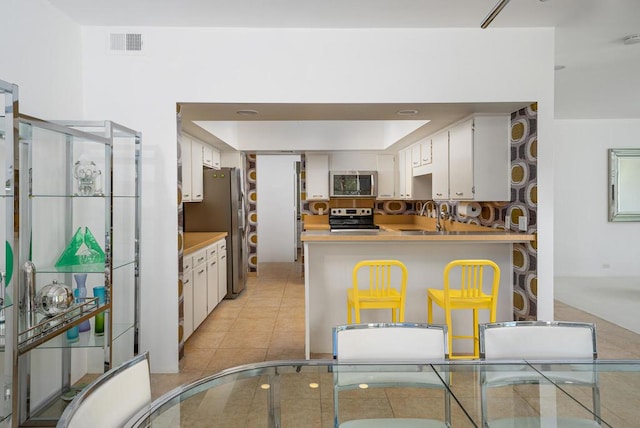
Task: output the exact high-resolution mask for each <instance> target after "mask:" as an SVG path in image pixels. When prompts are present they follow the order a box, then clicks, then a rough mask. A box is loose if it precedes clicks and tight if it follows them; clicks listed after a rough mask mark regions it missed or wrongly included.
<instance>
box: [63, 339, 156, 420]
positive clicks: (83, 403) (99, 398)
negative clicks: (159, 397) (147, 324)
mask: <svg viewBox="0 0 640 428" xmlns="http://www.w3.org/2000/svg"><path fill="white" fill-rule="evenodd" d="M150 404H151V381H150V377H149V353H148V352H145V353H144V354H140V355H138V356H136V357H134V358H132V359H131V360H129V361H126V362H125V363H123V364H122V365H120V366H118V367H115V368H113V369H111V370H109V371H108V372H106V373H104V374H103V375H101V376H100V377H99V378H97V379H96V380H94V381H93V382H92V383H91V384H89V385H88V386H87V387H86V388H84V389H83V390H82V391H81V392H80V393H79V394H78V395H77V396H76V397H75V398H74V399H73V400H72V401H71V402H70V403H69V404H68V405H67V408H66V409H65V410H64V412H63V413H62V416H61V417H60V419H59V420H58V424H57V425H56V427H57V428H67V427H68V428H87V427H91V428H116V427H122V426H124V424H125V423H126V422H127V421H128V420H129V419H131V418H132V417H133V416H134V415H135V414H136V413H138V412H139V411H141V410H142V409H144V408H145V407H146V406H149V405H150Z"/></svg>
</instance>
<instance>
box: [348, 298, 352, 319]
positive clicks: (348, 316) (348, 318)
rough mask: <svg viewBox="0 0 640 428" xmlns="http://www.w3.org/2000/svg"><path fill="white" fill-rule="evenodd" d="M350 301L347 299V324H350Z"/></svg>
mask: <svg viewBox="0 0 640 428" xmlns="http://www.w3.org/2000/svg"><path fill="white" fill-rule="evenodd" d="M351 309H352V308H351V302H349V300H348V299H347V324H351V323H352V322H351V321H352V320H351Z"/></svg>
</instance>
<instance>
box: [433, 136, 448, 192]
mask: <svg viewBox="0 0 640 428" xmlns="http://www.w3.org/2000/svg"><path fill="white" fill-rule="evenodd" d="M431 150H432V158H433V159H432V163H433V181H432V183H433V189H432V196H433V199H434V200H441V199H449V133H448V132H447V131H445V132H441V133H440V134H437V135H435V136H434V137H433V138H432V139H431Z"/></svg>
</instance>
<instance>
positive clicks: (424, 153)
mask: <svg viewBox="0 0 640 428" xmlns="http://www.w3.org/2000/svg"><path fill="white" fill-rule="evenodd" d="M430 163H431V138H428V139H426V140H423V141H422V142H420V165H429V164H430Z"/></svg>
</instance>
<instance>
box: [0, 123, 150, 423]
mask: <svg viewBox="0 0 640 428" xmlns="http://www.w3.org/2000/svg"><path fill="white" fill-rule="evenodd" d="M13 123H14V136H15V139H14V141H13V145H12V146H13V150H14V151H15V152H16V153H20V154H21V156H27V154H28V153H29V151H28V150H26V144H33V141H30V137H31V136H30V135H23V136H22V137H25V142H22V141H20V140H19V138H20V137H21V136H20V126H21V124H22V126H28V127H29V128H28V129H33V128H41V129H44V130H47V131H52V132H55V133H59V134H62V135H64V136H65V138H66V140H65V141H66V144H65V147H66V149H65V150H66V153H65V158H66V161H65V162H64V164H65V166H64V169H65V171H62V173H63V174H65V178H64V180H65V183H66V184H65V188H66V190H65V191H64V194H63V195H34V194H32V181H31V180H32V175H31V173H32V168H33V165H32V164H31V161H32V159H31V158H29V157H27V158H26V160H25V159H21V160H20V162H21V163H22V165H21V168H19V169H21V170H22V171H20V170H18V173H17V174H15V175H14V181H13V182H12V183H11V184H12V186H11V187H12V188H13V195H16V198H15V201H14V204H12V205H13V207H12V208H13V210H15V212H16V213H17V214H18V218H19V219H20V221H19V222H18V221H16V222H15V224H14V228H13V229H14V230H13V232H14V237H18V238H14V239H17V241H14V246H13V248H15V249H16V251H15V252H16V254H17V257H15V259H16V260H15V261H14V263H13V264H14V278H15V279H14V281H13V283H15V284H18V286H16V287H14V288H13V296H14V302H21V305H20V307H21V309H20V310H15V311H13V322H14V324H15V326H16V327H15V328H14V330H16V331H15V339H14V340H13V344H12V345H13V348H14V349H13V376H12V379H13V382H12V383H13V400H12V401H13V403H12V413H13V425H14V426H43V425H51V424H55V421H56V420H57V417H59V415H60V414H61V412H62V410H60V408H62V409H63V408H64V406H61V405H60V404H61V395H62V394H63V393H64V392H66V391H68V390H70V389H71V371H72V367H71V357H72V354H71V353H72V349H73V348H102V349H103V356H104V371H107V370H108V369H110V368H111V367H112V364H113V341H114V340H115V339H116V338H118V337H119V336H121V335H123V334H125V333H126V332H127V331H129V330H131V329H133V353H134V354H136V353H137V352H138V333H139V312H140V298H139V297H140V284H139V272H140V271H139V260H140V257H139V254H140V248H139V245H140V223H141V221H140V209H141V205H140V204H141V201H140V194H141V182H140V148H141V134H140V133H139V132H136V131H133V130H131V129H128V128H126V127H124V126H121V125H118V124H116V123H114V122H110V121H103V122H48V121H43V120H40V119H36V118H32V117H28V116H19V117H18V115H16V116H15V117H14V120H13ZM118 135H120V136H122V135H125V136H127V137H130V138H133V141H134V147H133V153H134V154H133V160H132V162H133V175H134V177H133V180H134V182H133V188H134V189H133V191H132V192H131V194H127V195H114V193H113V147H114V139H116V138H117V137H118ZM74 138H78V139H81V140H83V141H91V142H92V143H96V144H98V145H99V144H103V145H104V150H105V152H104V169H105V174H104V176H103V177H104V178H105V180H104V183H103V185H104V194H102V195H100V194H94V195H90V196H78V195H77V194H74V192H73V184H74V183H73V179H72V167H73V161H74V158H73V144H74V141H75V140H74ZM21 145H24V146H25V148H21ZM21 183H23V185H22V189H21V186H20V184H21ZM20 191H22V193H20ZM52 196H53V197H54V198H62V199H63V200H64V202H63V204H64V208H63V209H62V211H63V212H66V213H74V206H73V204H74V199H75V198H101V199H102V200H104V207H105V211H104V222H105V225H104V227H105V229H104V232H105V241H104V247H105V248H104V253H105V262H104V265H99V266H90V268H89V269H83V268H78V267H77V266H74V267H72V268H55V267H53V268H52V267H44V268H43V271H44V273H45V274H55V275H64V278H65V280H64V282H65V283H68V284H71V282H72V281H71V280H72V274H73V273H85V272H89V273H98V274H103V275H104V285H105V288H106V295H107V297H106V301H105V303H104V304H103V305H98V302H97V299H95V298H88V299H86V300H85V301H84V302H83V303H81V304H79V305H74V306H72V307H71V308H70V309H69V310H67V311H65V312H64V313H62V314H60V315H58V316H55V317H51V318H44V319H42V320H41V321H39V322H38V321H37V320H36V322H35V323H33V322H30V321H34V320H33V318H32V317H31V316H30V314H28V313H26V311H25V310H24V307H25V306H27V307H28V306H29V304H28V302H27V299H25V296H24V295H22V293H23V292H24V289H25V288H26V287H24V286H23V284H26V283H27V282H26V281H27V280H28V278H27V273H26V272H25V271H24V270H23V269H20V268H19V266H22V265H23V263H24V262H25V261H27V260H30V258H31V254H30V253H31V245H32V244H31V233H32V231H33V229H32V221H33V218H32V215H33V212H32V211H31V208H32V206H33V204H34V203H33V199H34V198H36V199H37V198H38V197H42V198H47V197H48V198H50V197H52ZM114 197H115V198H116V199H117V198H128V199H133V200H134V202H133V207H134V213H132V214H133V218H134V223H135V225H134V227H133V231H134V232H133V235H134V236H133V237H132V244H133V254H132V256H131V259H127V260H124V261H123V260H114V258H113V244H114V242H113V216H114V209H113V208H114V204H113V201H114ZM21 199H24V201H23V203H22V204H21V203H20V202H21ZM98 203H100V202H98ZM23 205H26V206H23ZM7 211H8V208H7ZM12 213H13V211H12ZM72 217H73V215H70V216H69V215H67V216H66V217H65V220H64V222H63V223H65V224H64V225H62V228H63V229H64V235H65V236H71V234H72V233H73V228H74V226H73V219H72ZM114 265H115V269H118V268H120V267H125V266H133V267H132V268H130V269H132V272H133V273H132V275H133V284H132V286H133V295H134V308H133V318H134V319H133V321H132V322H131V323H130V324H129V323H128V322H127V323H126V324H114V322H113V318H114V311H113V294H112V292H113V289H112V282H113V274H114ZM39 272H40V271H39ZM124 274H125V273H123V275H124ZM35 275H37V274H36V273H34V274H33V278H32V279H31V280H32V281H33V282H34V283H35ZM31 297H33V296H31ZM99 313H105V315H106V319H105V331H104V336H102V337H100V336H94V335H93V334H92V335H91V336H89V337H90V339H88V342H87V341H83V342H82V343H78V344H71V343H69V342H68V341H66V337H65V335H64V334H63V333H65V332H66V331H67V330H69V329H70V328H72V327H75V326H77V325H79V324H80V323H81V322H83V321H85V320H88V319H90V318H93V317H95V316H96V315H97V314H99ZM31 324H34V325H31ZM18 330H20V331H18ZM36 347H38V348H40V349H44V348H57V349H60V355H61V357H60V358H61V362H62V367H61V368H60V372H61V375H62V382H61V388H60V391H59V393H54V394H53V395H51V396H49V397H48V398H46V399H45V400H44V401H43V402H41V403H39V405H38V408H37V409H32V408H31V405H32V402H31V396H30V394H31V391H30V385H31V383H30V382H31V353H30V351H32V350H34V349H35V348H36ZM52 409H56V410H54V411H52Z"/></svg>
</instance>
